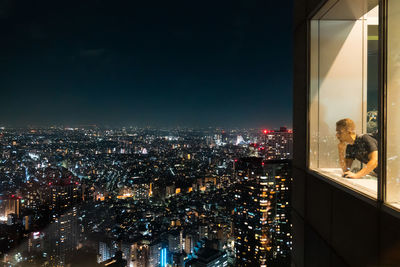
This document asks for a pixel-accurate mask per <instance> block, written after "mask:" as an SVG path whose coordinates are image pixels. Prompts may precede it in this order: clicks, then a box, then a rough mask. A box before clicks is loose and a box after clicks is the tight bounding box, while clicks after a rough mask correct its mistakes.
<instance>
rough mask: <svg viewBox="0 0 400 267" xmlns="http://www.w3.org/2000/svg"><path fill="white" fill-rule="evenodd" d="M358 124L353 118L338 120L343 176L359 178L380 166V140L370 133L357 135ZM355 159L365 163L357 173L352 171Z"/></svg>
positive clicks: (337, 127)
mask: <svg viewBox="0 0 400 267" xmlns="http://www.w3.org/2000/svg"><path fill="white" fill-rule="evenodd" d="M355 129H356V126H355V124H354V121H352V120H351V119H342V120H340V121H338V122H336V137H337V138H338V139H339V144H338V150H339V162H340V167H341V168H342V170H343V177H346V178H353V179H358V178H362V177H364V176H365V175H367V174H369V173H371V172H372V171H375V172H376V168H377V167H378V142H377V140H376V139H375V138H373V137H372V136H370V135H368V134H363V135H356V133H355ZM354 159H357V160H359V161H360V162H362V163H364V164H365V165H364V167H363V168H362V169H361V170H360V171H358V172H357V173H353V172H351V171H350V168H351V165H352V163H353V161H354Z"/></svg>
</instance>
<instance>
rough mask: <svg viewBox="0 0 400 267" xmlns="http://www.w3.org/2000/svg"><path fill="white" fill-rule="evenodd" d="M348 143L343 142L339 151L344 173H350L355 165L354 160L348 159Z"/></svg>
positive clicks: (339, 146)
mask: <svg viewBox="0 0 400 267" xmlns="http://www.w3.org/2000/svg"><path fill="white" fill-rule="evenodd" d="M346 147H347V145H346V143H344V142H341V143H339V144H338V151H339V164H340V167H341V168H342V171H343V172H346V171H348V170H349V169H350V168H351V165H352V164H353V159H349V158H346Z"/></svg>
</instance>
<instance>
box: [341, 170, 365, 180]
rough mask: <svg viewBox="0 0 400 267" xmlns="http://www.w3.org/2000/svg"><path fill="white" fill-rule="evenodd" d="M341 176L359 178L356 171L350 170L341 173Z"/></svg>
mask: <svg viewBox="0 0 400 267" xmlns="http://www.w3.org/2000/svg"><path fill="white" fill-rule="evenodd" d="M343 176H344V177H345V178H352V179H359V178H361V177H360V176H359V175H357V174H356V173H354V172H351V171H347V172H345V173H344V174H343Z"/></svg>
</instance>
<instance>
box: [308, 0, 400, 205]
mask: <svg viewBox="0 0 400 267" xmlns="http://www.w3.org/2000/svg"><path fill="white" fill-rule="evenodd" d="M387 2H388V0H378V6H379V13H378V36H379V42H378V107H377V109H378V116H377V128H378V135H377V139H378V177H377V188H376V193H375V196H371V195H370V194H368V193H366V192H364V191H362V190H358V189H357V188H356V187H354V186H352V185H349V184H346V183H344V182H341V181H339V180H336V179H335V178H332V177H329V175H327V174H325V173H323V172H321V171H318V170H317V169H315V168H311V165H310V157H311V155H310V146H311V141H310V140H311V139H310V137H311V131H310V129H311V120H310V107H311V99H310V93H311V86H312V85H311V68H312V65H311V56H312V53H311V40H312V39H311V38H312V35H311V34H312V30H311V24H312V23H313V21H315V20H316V16H317V14H321V12H322V13H326V12H328V11H329V9H330V8H331V7H332V6H329V5H328V1H325V2H323V3H321V4H320V5H319V6H318V7H317V8H316V9H315V10H314V11H313V12H312V13H311V14H310V15H309V17H308V18H307V65H306V68H307V73H306V75H307V77H306V78H307V93H306V97H307V101H306V103H307V130H306V138H307V141H306V160H305V163H306V167H307V171H308V172H309V173H312V174H313V175H316V176H318V177H320V178H322V179H323V180H325V181H327V182H329V184H332V185H334V186H335V187H339V188H340V189H342V190H344V191H346V192H349V193H351V194H352V195H355V196H357V197H358V198H362V199H363V200H367V202H369V203H370V204H373V205H374V206H381V205H384V206H387V207H388V208H390V209H392V210H393V209H394V210H397V211H399V212H400V209H397V208H396V207H393V206H392V205H389V204H388V203H386V145H387V144H386V140H387V139H386V125H387V122H386V105H387V98H386V96H387V83H386V79H387V64H386V63H387V6H388V4H387Z"/></svg>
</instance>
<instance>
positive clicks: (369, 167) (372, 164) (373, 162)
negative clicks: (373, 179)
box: [344, 151, 378, 179]
mask: <svg viewBox="0 0 400 267" xmlns="http://www.w3.org/2000/svg"><path fill="white" fill-rule="evenodd" d="M368 160H369V161H368V163H367V164H366V165H365V166H364V168H362V169H361V170H360V171H359V172H357V173H352V172H350V171H348V172H345V173H344V174H345V177H347V178H354V179H358V178H361V177H364V176H365V175H367V174H369V173H370V172H372V171H373V170H374V169H375V168H376V167H377V166H378V151H372V152H371V153H369V154H368Z"/></svg>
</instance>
